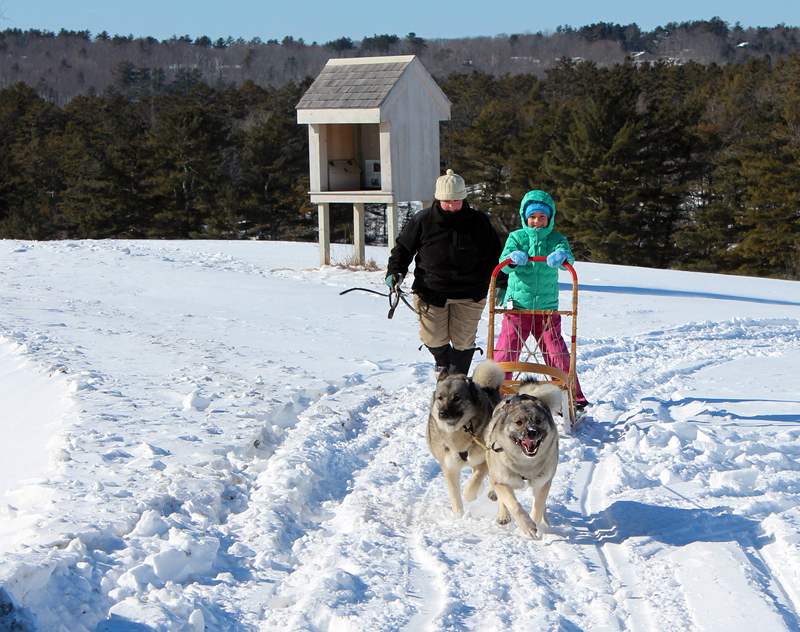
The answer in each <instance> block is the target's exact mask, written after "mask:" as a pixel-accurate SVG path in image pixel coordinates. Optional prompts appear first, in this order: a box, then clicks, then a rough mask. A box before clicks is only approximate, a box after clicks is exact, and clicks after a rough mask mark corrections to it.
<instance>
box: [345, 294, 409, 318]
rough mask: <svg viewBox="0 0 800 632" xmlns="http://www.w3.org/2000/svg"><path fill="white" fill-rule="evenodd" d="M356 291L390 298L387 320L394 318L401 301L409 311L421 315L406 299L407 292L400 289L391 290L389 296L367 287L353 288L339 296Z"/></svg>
mask: <svg viewBox="0 0 800 632" xmlns="http://www.w3.org/2000/svg"><path fill="white" fill-rule="evenodd" d="M355 290H358V291H359V292H369V293H370V294H377V295H378V296H388V297H389V315H388V316H387V318H389V320H391V319H392V316H394V310H396V309H397V306H398V305H399V304H400V301H403V303H405V305H406V307H408V309H410V310H411V311H412V312H414V313H415V314H416V315H417V316H419V315H420V313H419V312H418V311H417V310H415V309H414V307H413V306H412V305H411V303H409V302H408V299H406V294H405V292H403V290H399V289H398V290H389V293H388V294H384V293H383V292H378V291H377V290H371V289H370V288H367V287H351V288H350V289H347V290H344V291H342V292H339V296H342V295H343V294H347V293H348V292H353V291H355Z"/></svg>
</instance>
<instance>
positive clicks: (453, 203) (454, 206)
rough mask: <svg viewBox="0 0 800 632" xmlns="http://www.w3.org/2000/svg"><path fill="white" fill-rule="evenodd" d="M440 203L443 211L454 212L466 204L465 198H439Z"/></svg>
mask: <svg viewBox="0 0 800 632" xmlns="http://www.w3.org/2000/svg"><path fill="white" fill-rule="evenodd" d="M439 204H440V205H441V206H442V210H443V211H448V212H450V213H453V212H455V211H460V210H461V207H462V206H464V200H439ZM543 215H544V213H543Z"/></svg>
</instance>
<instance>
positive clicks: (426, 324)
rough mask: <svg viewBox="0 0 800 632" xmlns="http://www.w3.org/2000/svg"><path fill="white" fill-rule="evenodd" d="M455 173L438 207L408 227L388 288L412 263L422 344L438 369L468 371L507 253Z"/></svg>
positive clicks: (439, 192) (440, 184) (442, 183)
mask: <svg viewBox="0 0 800 632" xmlns="http://www.w3.org/2000/svg"><path fill="white" fill-rule="evenodd" d="M466 197H467V189H466V186H465V184H464V180H463V179H462V178H461V177H460V176H458V175H456V174H454V173H453V170H452V169H448V170H447V174H446V175H444V176H442V177H441V178H439V179H438V180H437V181H436V193H435V198H436V201H435V202H434V203H433V205H431V206H430V207H429V208H427V209H425V210H423V211H421V212H419V213H417V214H416V215H415V216H414V217H412V218H411V220H410V221H409V222H408V223H407V224H406V225H405V227H404V228H403V231H402V232H401V233H400V236H399V237H398V238H397V243H396V245H395V247H394V248H393V249H392V252H391V255H390V256H389V265H388V269H387V274H388V276H387V277H386V284H387V285H388V286H389V287H395V286H398V285H400V283H402V281H403V278H404V277H405V275H406V273H407V272H408V267H409V265H411V262H412V260H413V261H414V263H415V267H414V283H413V285H412V290H413V291H414V294H415V296H414V306H415V307H416V309H417V311H418V312H419V314H420V315H419V325H420V334H419V335H420V340H421V341H422V342H423V344H424V345H425V346H426V347H428V349H429V350H430V352H431V354H433V357H434V359H435V360H436V369H437V370H440V369H444V368H446V369H448V371H449V372H450V373H462V374H464V375H466V374H467V373H468V371H469V366H470V363H471V362H472V356H473V354H474V353H475V335H476V333H477V331H478V324H479V323H480V319H481V314H482V313H483V309H484V307H485V306H486V294H487V292H488V291H489V281H490V279H491V276H492V270H494V267H495V266H496V265H497V260H498V258H499V257H500V253H501V252H502V250H503V245H502V243H501V242H500V239H499V237H498V236H497V233H496V232H495V230H494V228H493V227H492V224H491V222H490V221H489V218H488V217H487V216H486V215H485V214H484V213H481V212H480V211H476V210H474V209H472V208H471V207H470V205H469V202H467V200H466Z"/></svg>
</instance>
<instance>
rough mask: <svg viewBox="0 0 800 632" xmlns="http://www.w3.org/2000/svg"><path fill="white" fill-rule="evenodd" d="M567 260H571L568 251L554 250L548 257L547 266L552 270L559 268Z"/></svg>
mask: <svg viewBox="0 0 800 632" xmlns="http://www.w3.org/2000/svg"><path fill="white" fill-rule="evenodd" d="M567 259H569V255H567V251H566V250H554V251H553V252H551V253H550V254H549V255H547V265H549V266H550V267H551V268H557V267H558V266H560V265H561V264H562V263H564V262H565V261H566V260H567Z"/></svg>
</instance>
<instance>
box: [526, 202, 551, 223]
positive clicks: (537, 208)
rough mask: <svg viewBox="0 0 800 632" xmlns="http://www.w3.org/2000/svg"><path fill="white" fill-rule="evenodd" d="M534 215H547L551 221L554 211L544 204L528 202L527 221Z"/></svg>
mask: <svg viewBox="0 0 800 632" xmlns="http://www.w3.org/2000/svg"><path fill="white" fill-rule="evenodd" d="M534 213H544V214H545V215H547V219H550V218H551V217H552V216H553V209H551V208H550V206H549V205H548V204H545V203H544V202H528V204H527V205H525V219H528V218H529V217H530V216H531V215H533V214H534Z"/></svg>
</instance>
